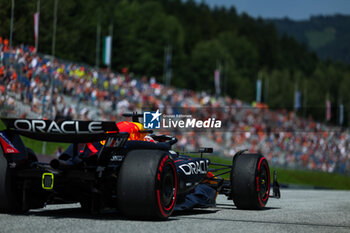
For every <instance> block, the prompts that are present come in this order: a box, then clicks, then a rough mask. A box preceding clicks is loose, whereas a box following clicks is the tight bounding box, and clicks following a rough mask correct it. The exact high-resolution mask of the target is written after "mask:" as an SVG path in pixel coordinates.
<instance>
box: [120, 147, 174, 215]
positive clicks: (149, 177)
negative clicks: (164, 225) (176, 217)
mask: <svg viewBox="0 0 350 233" xmlns="http://www.w3.org/2000/svg"><path fill="white" fill-rule="evenodd" d="M177 184H178V177H177V173H176V167H175V163H174V161H173V160H172V158H171V157H170V156H169V154H168V153H167V152H166V151H161V150H133V151H130V152H129V153H128V154H127V155H126V157H125V159H124V161H123V164H122V166H121V169H120V172H119V177H118V183H117V195H118V196H117V199H118V202H117V203H118V206H117V208H118V209H119V210H120V211H121V212H122V213H123V214H124V215H126V216H128V217H133V218H146V219H167V218H168V217H169V216H170V215H171V213H172V212H173V210H174V207H175V204H176V199H177V186H178V185H177Z"/></svg>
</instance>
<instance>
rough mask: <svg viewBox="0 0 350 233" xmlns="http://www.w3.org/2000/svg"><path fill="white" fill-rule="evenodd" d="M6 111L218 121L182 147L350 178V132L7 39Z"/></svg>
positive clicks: (186, 134) (0, 102) (0, 54)
mask: <svg viewBox="0 0 350 233" xmlns="http://www.w3.org/2000/svg"><path fill="white" fill-rule="evenodd" d="M0 106H1V116H16V117H35V118H56V119H62V118H65V119H80V120H89V119H94V120H96V119H99V120H112V121H120V120H123V118H122V117H121V114H122V113H124V112H134V111H138V112H142V111H143V110H156V109H160V111H161V112H162V113H163V114H175V113H182V114H190V115H192V116H193V117H195V118H197V119H203V120H205V119H208V118H215V119H217V120H221V121H222V127H221V129H216V130H213V129H211V130H204V131H198V132H195V131H186V130H178V129H177V130H176V131H175V133H176V136H177V137H178V138H179V142H178V145H177V146H178V148H179V149H188V148H198V147H199V146H206V145H205V144H203V142H214V144H215V145H216V149H217V150H218V151H219V152H220V153H221V154H224V155H225V156H233V155H234V154H235V153H236V152H237V151H238V150H240V149H248V150H249V151H257V152H261V153H262V154H264V155H266V157H267V159H268V160H269V161H270V162H271V163H272V164H273V165H275V166H283V167H287V168H293V169H312V170H321V171H326V172H338V173H343V174H348V175H349V174H350V154H349V151H350V148H349V143H350V132H349V131H348V130H347V129H343V128H340V127H336V126H327V125H325V124H323V123H319V122H315V121H314V120H312V119H304V118H301V117H299V116H297V115H296V114H295V112H288V111H286V110H270V109H269V108H268V107H267V106H266V105H263V104H258V105H257V106H255V107H252V106H251V105H248V104H246V103H243V102H242V101H240V100H237V99H232V98H230V97H215V96H212V95H210V94H208V93H206V92H195V91H192V90H180V89H176V88H174V87H171V86H170V87H166V86H164V85H162V84H160V83H158V82H157V81H156V79H155V78H154V77H151V78H147V77H145V76H143V77H140V78H136V77H134V75H133V74H132V73H130V72H129V71H128V70H127V69H126V68H125V69H123V70H122V72H120V73H114V72H111V71H110V70H108V69H98V68H92V67H89V66H87V65H82V64H78V63H72V62H67V61H63V60H58V59H52V58H51V57H49V56H45V55H40V54H37V53H36V52H35V48H33V47H31V46H25V45H20V46H17V47H13V48H12V50H10V48H9V45H8V40H7V39H3V38H1V37H0ZM169 133H174V132H169ZM200 139H203V140H200ZM202 144H203V145H202Z"/></svg>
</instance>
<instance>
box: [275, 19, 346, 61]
mask: <svg viewBox="0 0 350 233" xmlns="http://www.w3.org/2000/svg"><path fill="white" fill-rule="evenodd" d="M268 22H272V23H274V25H275V26H276V28H277V29H278V31H279V33H280V34H282V35H283V34H287V35H289V36H292V37H294V38H295V39H297V40H298V41H299V42H301V43H305V44H306V45H307V46H308V47H309V48H310V49H312V50H313V51H315V52H316V53H317V55H318V56H319V57H320V58H322V59H331V60H335V61H343V62H345V63H348V64H349V63H350V43H349V41H350V30H349V28H350V16H346V15H334V16H314V17H311V18H310V19H309V20H303V21H293V20H290V19H274V20H268Z"/></svg>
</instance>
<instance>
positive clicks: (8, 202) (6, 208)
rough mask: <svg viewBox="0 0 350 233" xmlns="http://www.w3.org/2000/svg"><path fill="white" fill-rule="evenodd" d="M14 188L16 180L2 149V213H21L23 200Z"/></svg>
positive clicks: (0, 179)
mask: <svg viewBox="0 0 350 233" xmlns="http://www.w3.org/2000/svg"><path fill="white" fill-rule="evenodd" d="M19 196H20V195H19V193H18V192H16V189H15V187H14V179H13V176H12V175H11V172H10V169H9V167H8V163H7V159H6V158H5V157H4V155H3V153H2V151H1V149H0V212H2V213H8V212H21V211H22V208H21V203H22V202H21V199H20V197H19Z"/></svg>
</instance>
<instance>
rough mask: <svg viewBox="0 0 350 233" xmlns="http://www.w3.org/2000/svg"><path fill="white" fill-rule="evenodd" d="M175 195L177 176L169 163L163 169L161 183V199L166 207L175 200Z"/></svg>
mask: <svg viewBox="0 0 350 233" xmlns="http://www.w3.org/2000/svg"><path fill="white" fill-rule="evenodd" d="M174 195H175V177H174V174H173V171H172V168H171V167H170V166H169V165H168V166H166V167H165V168H164V170H163V173H162V177H161V185H160V199H161V202H162V203H163V205H164V206H165V207H166V208H167V207H169V206H170V205H171V203H172V202H173V199H174Z"/></svg>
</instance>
